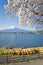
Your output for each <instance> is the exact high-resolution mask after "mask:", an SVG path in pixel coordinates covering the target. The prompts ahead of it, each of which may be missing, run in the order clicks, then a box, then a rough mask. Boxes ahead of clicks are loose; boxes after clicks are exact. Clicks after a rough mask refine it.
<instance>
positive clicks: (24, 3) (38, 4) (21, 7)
mask: <svg viewBox="0 0 43 65" xmlns="http://www.w3.org/2000/svg"><path fill="white" fill-rule="evenodd" d="M4 8H5V9H6V15H7V16H10V17H15V15H17V16H18V19H19V22H20V25H21V26H23V25H25V24H26V25H28V26H29V27H30V26H32V27H35V30H36V31H38V30H39V29H40V30H41V29H43V0H8V4H7V5H4Z"/></svg>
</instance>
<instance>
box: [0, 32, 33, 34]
mask: <svg viewBox="0 0 43 65" xmlns="http://www.w3.org/2000/svg"><path fill="white" fill-rule="evenodd" d="M29 33H30V34H31V33H33V32H0V34H29Z"/></svg>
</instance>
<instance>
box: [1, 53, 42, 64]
mask: <svg viewBox="0 0 43 65" xmlns="http://www.w3.org/2000/svg"><path fill="white" fill-rule="evenodd" d="M36 59H43V54H33V55H13V56H9V55H1V56H0V64H6V63H7V64H8V63H16V62H24V61H29V60H36Z"/></svg>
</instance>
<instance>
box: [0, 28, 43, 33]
mask: <svg viewBox="0 0 43 65" xmlns="http://www.w3.org/2000/svg"><path fill="white" fill-rule="evenodd" d="M0 33H39V34H40V33H41V34H43V31H37V32H36V31H29V30H23V29H19V28H13V29H5V30H0Z"/></svg>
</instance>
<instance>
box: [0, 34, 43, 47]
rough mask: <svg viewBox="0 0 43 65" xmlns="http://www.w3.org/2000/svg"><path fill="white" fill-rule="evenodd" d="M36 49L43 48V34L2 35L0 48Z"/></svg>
mask: <svg viewBox="0 0 43 65" xmlns="http://www.w3.org/2000/svg"><path fill="white" fill-rule="evenodd" d="M6 45H8V46H10V47H36V46H43V34H39V35H37V34H0V47H1V46H6Z"/></svg>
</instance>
